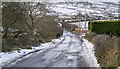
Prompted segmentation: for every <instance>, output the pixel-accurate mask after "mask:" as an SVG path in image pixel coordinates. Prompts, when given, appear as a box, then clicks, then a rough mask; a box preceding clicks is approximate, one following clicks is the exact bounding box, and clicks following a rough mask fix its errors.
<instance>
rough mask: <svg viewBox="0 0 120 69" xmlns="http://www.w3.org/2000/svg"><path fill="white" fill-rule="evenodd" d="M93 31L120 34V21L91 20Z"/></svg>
mask: <svg viewBox="0 0 120 69" xmlns="http://www.w3.org/2000/svg"><path fill="white" fill-rule="evenodd" d="M90 30H91V32H95V33H97V34H110V35H116V36H120V21H119V20H112V21H91V22H90Z"/></svg>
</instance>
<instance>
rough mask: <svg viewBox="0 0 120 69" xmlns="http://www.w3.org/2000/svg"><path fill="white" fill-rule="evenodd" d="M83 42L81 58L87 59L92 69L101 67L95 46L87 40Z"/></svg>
mask: <svg viewBox="0 0 120 69" xmlns="http://www.w3.org/2000/svg"><path fill="white" fill-rule="evenodd" d="M83 41H84V42H83V44H82V49H83V51H82V52H81V56H83V57H84V58H85V60H86V61H87V63H88V64H89V65H90V67H99V66H100V65H99V64H98V62H97V59H96V56H95V52H94V45H93V44H92V43H90V42H89V41H88V40H86V39H83Z"/></svg>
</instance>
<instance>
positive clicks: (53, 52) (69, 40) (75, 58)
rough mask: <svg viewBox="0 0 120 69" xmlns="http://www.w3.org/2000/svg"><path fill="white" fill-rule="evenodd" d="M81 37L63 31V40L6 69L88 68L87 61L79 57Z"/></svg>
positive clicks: (81, 48) (54, 42)
mask: <svg viewBox="0 0 120 69" xmlns="http://www.w3.org/2000/svg"><path fill="white" fill-rule="evenodd" d="M82 35H83V34H74V33H71V32H68V31H64V33H63V36H62V38H63V39H62V40H58V41H53V46H51V47H49V48H48V49H43V50H41V51H39V52H35V53H32V54H31V55H29V57H26V58H22V59H21V60H19V61H16V62H13V63H11V64H9V65H8V67H89V66H90V64H89V63H88V61H86V60H85V58H84V56H81V52H82V51H83V46H82V43H83V42H82Z"/></svg>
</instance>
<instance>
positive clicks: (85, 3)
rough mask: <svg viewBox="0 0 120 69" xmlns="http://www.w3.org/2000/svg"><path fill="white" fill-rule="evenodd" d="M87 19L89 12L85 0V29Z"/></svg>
mask: <svg viewBox="0 0 120 69" xmlns="http://www.w3.org/2000/svg"><path fill="white" fill-rule="evenodd" d="M86 21H87V13H86V0H85V30H86ZM85 33H86V32H85Z"/></svg>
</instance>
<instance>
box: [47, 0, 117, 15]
mask: <svg viewBox="0 0 120 69" xmlns="http://www.w3.org/2000/svg"><path fill="white" fill-rule="evenodd" d="M84 4H85V3H82V1H79V2H75V1H74V2H73V3H69V2H68V3H65V2H63V3H59V2H57V3H52V5H50V7H49V9H50V10H51V11H55V12H56V13H58V14H59V15H60V16H61V17H62V16H65V15H66V16H68V17H69V16H71V15H77V14H78V13H79V12H81V13H82V14H83V15H85V5H84ZM86 13H87V14H88V16H89V17H96V16H98V17H108V16H109V14H110V15H112V16H116V17H118V2H108V3H105V2H101V1H99V2H97V1H96V2H90V1H89V0H88V2H87V5H86Z"/></svg>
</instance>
